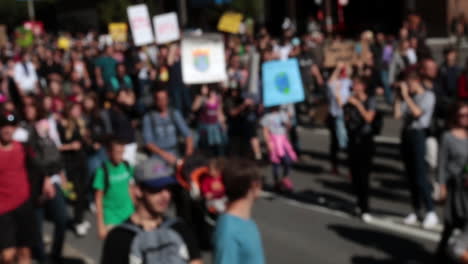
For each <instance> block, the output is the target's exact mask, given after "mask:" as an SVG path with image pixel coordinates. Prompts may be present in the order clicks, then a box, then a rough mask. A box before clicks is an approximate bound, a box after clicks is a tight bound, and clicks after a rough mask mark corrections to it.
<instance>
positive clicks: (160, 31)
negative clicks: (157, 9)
mask: <svg viewBox="0 0 468 264" xmlns="http://www.w3.org/2000/svg"><path fill="white" fill-rule="evenodd" d="M153 23H154V32H155V37H156V43H158V44H165V43H169V42H173V41H176V40H178V39H179V38H180V32H179V21H178V20H177V14H176V13H175V12H171V13H167V14H162V15H159V16H155V17H154V18H153Z"/></svg>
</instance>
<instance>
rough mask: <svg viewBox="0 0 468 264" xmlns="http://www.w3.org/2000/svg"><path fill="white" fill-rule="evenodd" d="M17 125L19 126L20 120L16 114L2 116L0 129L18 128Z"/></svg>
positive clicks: (5, 113) (3, 114)
mask: <svg viewBox="0 0 468 264" xmlns="http://www.w3.org/2000/svg"><path fill="white" fill-rule="evenodd" d="M16 124H18V118H17V117H16V115H15V114H14V113H11V112H4V113H1V114H0V127H4V126H16Z"/></svg>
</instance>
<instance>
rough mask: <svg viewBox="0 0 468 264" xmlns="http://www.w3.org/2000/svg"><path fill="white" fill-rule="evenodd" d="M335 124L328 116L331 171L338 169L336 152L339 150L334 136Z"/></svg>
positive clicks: (331, 117)
mask: <svg viewBox="0 0 468 264" xmlns="http://www.w3.org/2000/svg"><path fill="white" fill-rule="evenodd" d="M335 124H336V122H335V118H334V117H333V116H332V115H330V114H329V115H328V119H327V126H328V130H329V131H330V163H331V166H332V168H333V169H336V168H338V151H339V150H340V147H339V144H338V137H337V136H336V125H335Z"/></svg>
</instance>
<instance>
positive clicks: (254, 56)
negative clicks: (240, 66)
mask: <svg viewBox="0 0 468 264" xmlns="http://www.w3.org/2000/svg"><path fill="white" fill-rule="evenodd" d="M249 58H250V59H249V72H259V70H260V69H259V68H260V54H259V53H258V52H257V51H255V50H253V49H252V50H251V51H250V52H249ZM258 79H259V75H258V74H249V92H250V93H252V94H259V89H258V86H259V85H258Z"/></svg>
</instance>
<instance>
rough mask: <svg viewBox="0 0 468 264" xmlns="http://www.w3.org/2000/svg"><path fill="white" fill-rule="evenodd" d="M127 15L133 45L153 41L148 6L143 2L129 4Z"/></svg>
mask: <svg viewBox="0 0 468 264" xmlns="http://www.w3.org/2000/svg"><path fill="white" fill-rule="evenodd" d="M127 15H128V20H129V22H130V28H131V29H132V37H133V43H135V46H143V45H148V44H150V43H153V42H154V37H153V29H152V28H151V20H150V17H149V13H148V7H147V6H146V5H145V4H139V5H133V6H129V7H128V8H127Z"/></svg>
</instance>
